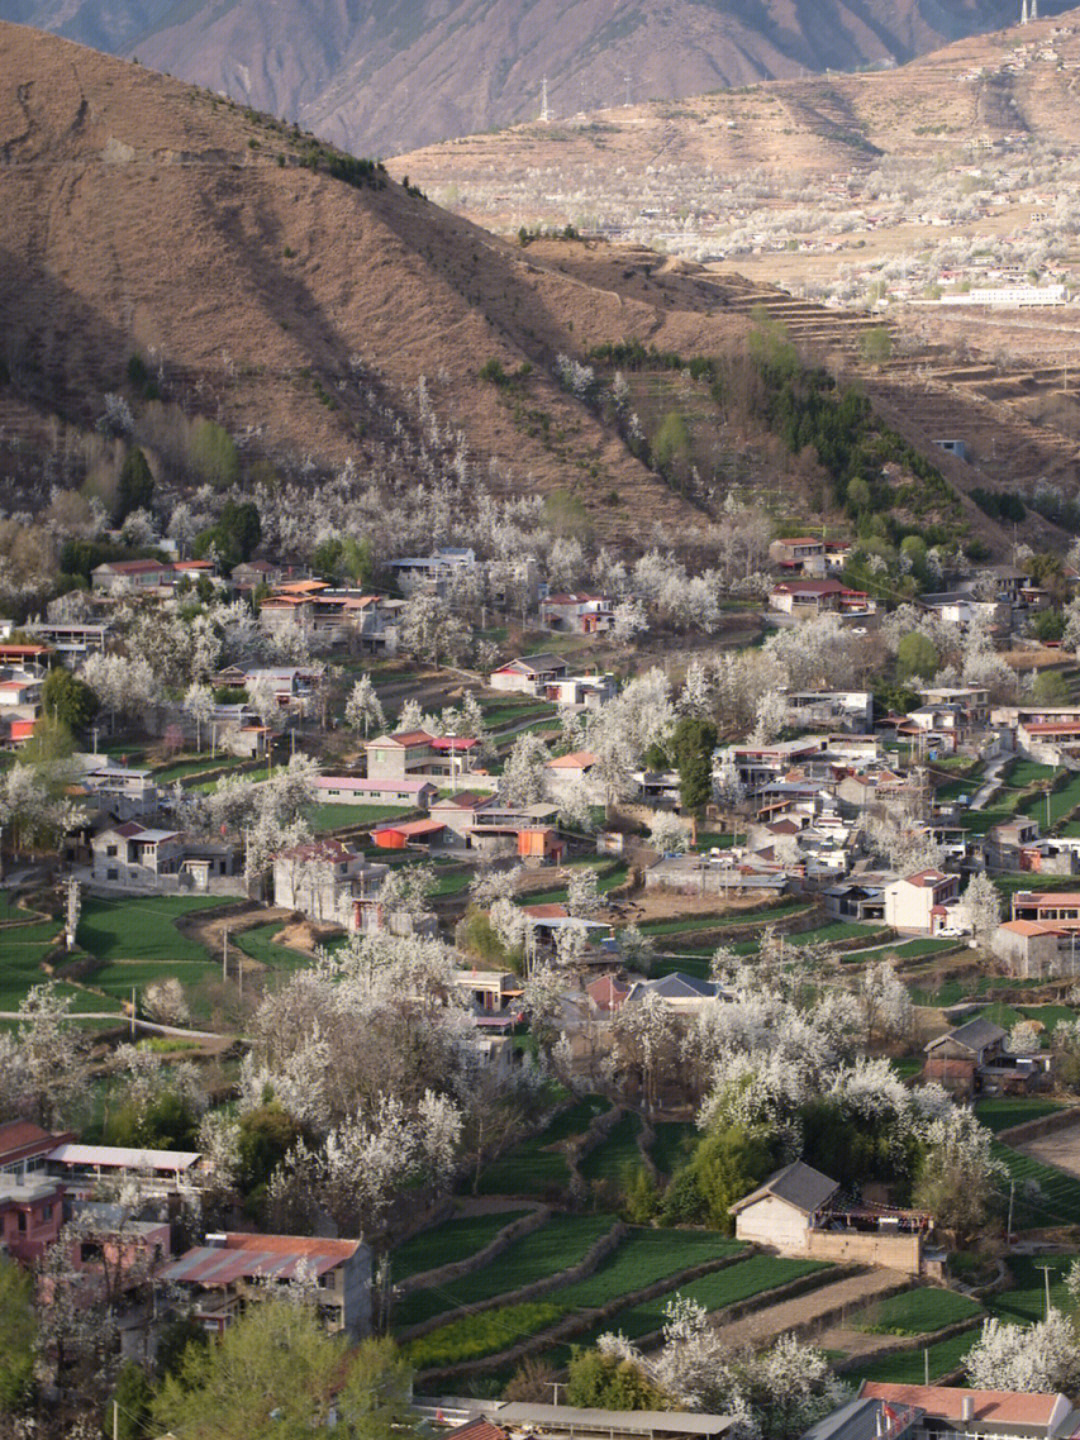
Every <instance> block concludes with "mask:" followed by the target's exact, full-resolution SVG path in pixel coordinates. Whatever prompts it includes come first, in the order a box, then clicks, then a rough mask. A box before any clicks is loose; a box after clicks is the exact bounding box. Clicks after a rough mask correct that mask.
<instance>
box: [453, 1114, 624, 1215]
mask: <svg viewBox="0 0 1080 1440" xmlns="http://www.w3.org/2000/svg"><path fill="white" fill-rule="evenodd" d="M610 1109H611V1104H610V1101H608V1100H605V1099H604V1098H603V1097H602V1096H599V1095H591V1096H586V1097H585V1099H584V1100H579V1101H578V1102H577V1104H576V1105H572V1106H571V1107H570V1109H569V1110H564V1111H563V1112H562V1113H561V1114H559V1115H556V1116H555V1118H554V1119H553V1120H552V1122H551V1124H550V1125H548V1126H547V1127H546V1129H544V1130H542V1131H541V1132H540V1134H539V1135H535V1136H533V1137H532V1138H531V1139H529V1140H526V1141H524V1142H523V1143H522V1144H521V1145H517V1146H515V1147H514V1149H513V1150H510V1151H508V1152H507V1154H505V1155H502V1156H500V1157H499V1159H498V1160H496V1161H495V1162H494V1163H493V1164H491V1165H489V1166H488V1168H487V1169H486V1170H484V1171H483V1172H482V1173H481V1176H480V1193H481V1194H482V1195H544V1194H546V1193H547V1192H548V1191H549V1190H558V1189H565V1187H566V1186H567V1185H569V1183H570V1167H569V1166H568V1165H567V1163H566V1159H565V1157H564V1156H563V1155H561V1154H559V1153H557V1152H556V1151H554V1150H552V1149H551V1148H549V1147H551V1146H554V1145H557V1144H558V1143H559V1142H561V1141H563V1140H568V1139H570V1138H571V1137H573V1136H575V1135H580V1134H582V1133H583V1132H584V1131H585V1130H586V1129H587V1128H588V1126H589V1123H590V1121H592V1120H594V1119H595V1118H596V1116H597V1115H602V1114H603V1113H604V1112H605V1111H606V1110H610Z"/></svg>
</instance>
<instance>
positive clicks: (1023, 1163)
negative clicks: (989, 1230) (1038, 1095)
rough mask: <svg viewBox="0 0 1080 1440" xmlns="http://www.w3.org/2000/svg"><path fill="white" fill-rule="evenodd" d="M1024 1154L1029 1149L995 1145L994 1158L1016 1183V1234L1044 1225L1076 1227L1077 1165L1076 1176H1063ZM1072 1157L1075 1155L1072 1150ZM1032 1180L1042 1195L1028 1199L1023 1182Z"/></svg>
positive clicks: (1079, 1201)
mask: <svg viewBox="0 0 1080 1440" xmlns="http://www.w3.org/2000/svg"><path fill="white" fill-rule="evenodd" d="M1047 1138H1048V1139H1054V1138H1056V1137H1053V1136H1048V1137H1047ZM1074 1144H1075V1142H1074ZM1027 1152H1028V1146H1024V1148H1023V1150H1014V1149H1012V1148H1011V1147H1010V1146H1008V1145H1002V1144H1001V1143H1000V1142H998V1141H995V1142H994V1147H993V1153H994V1155H995V1157H996V1158H997V1159H998V1160H1001V1161H1002V1162H1003V1163H1004V1164H1005V1167H1006V1169H1007V1170H1008V1172H1009V1175H1010V1177H1011V1178H1012V1179H1013V1180H1015V1181H1016V1217H1015V1221H1014V1224H1015V1227H1016V1228H1017V1229H1018V1230H1038V1229H1041V1228H1043V1227H1044V1226H1046V1225H1075V1224H1076V1221H1077V1217H1078V1216H1080V1178H1078V1177H1080V1165H1078V1169H1077V1173H1076V1174H1066V1173H1065V1171H1064V1170H1061V1169H1058V1168H1057V1167H1056V1166H1052V1165H1048V1164H1046V1163H1044V1162H1043V1161H1041V1160H1038V1159H1036V1158H1034V1156H1032V1155H1031V1154H1029V1153H1027ZM1060 1153H1062V1152H1059V1154H1060ZM1073 1153H1074V1154H1076V1153H1077V1152H1076V1151H1075V1150H1074V1152H1073ZM1074 1163H1075V1162H1074ZM1032 1180H1033V1181H1034V1182H1035V1183H1036V1185H1038V1187H1039V1190H1040V1192H1041V1194H1040V1195H1039V1196H1038V1197H1036V1198H1029V1197H1028V1195H1027V1194H1026V1192H1025V1182H1027V1181H1032Z"/></svg>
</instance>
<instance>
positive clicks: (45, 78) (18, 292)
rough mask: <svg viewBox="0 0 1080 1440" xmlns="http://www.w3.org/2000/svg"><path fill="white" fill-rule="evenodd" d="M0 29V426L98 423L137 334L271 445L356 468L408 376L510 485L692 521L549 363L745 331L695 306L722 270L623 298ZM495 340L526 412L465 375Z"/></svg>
mask: <svg viewBox="0 0 1080 1440" xmlns="http://www.w3.org/2000/svg"><path fill="white" fill-rule="evenodd" d="M0 45H2V46H3V50H4V54H5V67H4V79H3V84H2V85H0V155H2V156H3V158H4V168H3V170H2V171H0V173H2V175H3V182H2V183H3V195H4V204H3V206H2V207H0V295H2V299H3V308H4V317H5V338H4V345H5V357H6V367H7V372H8V374H9V376H10V377H11V378H10V383H9V384H8V385H7V386H0V411H3V419H4V420H5V421H6V422H8V423H9V425H10V423H12V422H14V421H15V420H16V419H18V417H21V422H20V423H28V422H27V415H28V413H29V411H30V409H32V408H33V407H35V406H36V407H37V410H38V412H39V415H47V414H48V413H49V411H50V410H59V411H60V412H61V413H63V414H64V415H65V416H66V417H68V418H69V419H73V420H76V421H78V422H80V423H82V424H84V425H86V424H89V423H92V421H93V420H94V418H95V416H97V415H99V414H100V413H101V409H102V405H103V396H104V394H105V392H107V391H109V390H112V389H116V388H117V387H118V385H119V383H120V380H121V378H122V376H123V372H124V367H125V365H126V364H127V361H128V358H129V356H130V355H132V354H133V353H136V352H138V353H140V354H142V355H149V356H152V357H154V360H155V363H158V362H160V363H161V364H162V365H163V366H164V367H165V369H166V371H167V372H168V374H169V376H170V377H171V379H172V382H173V385H174V393H175V394H177V395H179V396H180V397H181V398H182V399H183V400H184V403H185V404H187V405H188V406H189V407H190V408H193V409H194V410H195V411H197V412H198V413H201V414H204V415H209V416H210V417H212V418H219V419H220V420H221V421H222V423H224V424H225V425H226V426H227V427H228V428H229V429H230V431H232V432H233V433H234V434H239V435H241V436H247V437H248V443H249V444H250V445H251V446H254V447H255V448H257V449H259V450H261V451H263V452H265V453H266V454H267V455H269V456H271V457H273V458H274V459H275V461H280V462H281V463H292V462H298V460H299V459H300V457H303V456H305V455H310V456H313V457H315V458H316V459H317V460H318V462H319V463H325V464H335V463H340V462H342V461H343V460H344V459H345V458H346V457H349V456H351V457H353V458H354V459H355V460H356V461H357V463H363V461H364V458H365V453H366V450H365V447H366V440H367V438H369V437H371V436H372V435H373V434H374V433H376V431H377V430H378V429H379V427H380V426H381V427H382V429H383V430H384V431H385V430H387V429H388V428H389V429H391V430H392V420H393V417H394V416H396V417H397V420H398V422H399V423H404V424H406V425H413V426H415V425H416V424H417V417H416V409H417V407H416V398H415V397H416V387H417V383H418V379H419V377H420V376H421V375H425V376H426V377H428V381H429V383H430V384H431V386H432V387H433V390H434V396H435V405H436V409H437V411H438V413H439V414H440V417H441V418H442V419H443V421H444V422H445V423H446V425H447V426H452V427H454V428H455V429H460V430H461V431H463V432H464V435H465V439H466V443H467V446H468V449H469V452H470V454H471V455H473V456H474V457H480V458H483V459H487V458H489V457H495V458H496V459H497V460H499V461H500V462H501V464H502V468H503V472H504V473H508V474H509V475H510V476H511V483H512V484H513V485H514V486H515V487H516V488H518V489H519V490H521V491H523V492H527V493H530V492H533V491H538V492H540V493H549V492H551V491H553V490H555V489H572V490H575V491H577V492H579V493H580V494H581V495H582V497H583V498H584V500H585V502H586V503H587V505H588V506H589V507H590V508H593V509H594V510H595V512H596V513H595V525H596V528H597V531H598V533H600V534H601V535H604V534H609V535H615V536H618V535H620V534H623V535H625V534H626V533H628V532H629V533H632V534H635V535H637V534H640V530H641V526H642V523H643V522H648V521H649V520H656V521H664V522H667V523H669V524H672V525H675V526H681V525H683V524H685V523H686V522H687V521H688V520H689V519H690V518H691V516H692V513H693V512H691V511H690V510H689V509H688V507H687V506H685V505H684V503H683V502H682V501H681V500H679V499H678V498H677V497H676V496H675V495H674V494H673V493H672V492H671V491H670V490H669V489H668V488H667V487H665V486H664V485H663V484H662V483H661V482H660V481H659V480H657V478H656V477H655V476H653V475H652V474H651V473H650V472H649V471H647V470H646V469H645V468H644V467H643V466H642V465H640V464H639V463H638V462H637V461H636V460H635V459H633V457H632V456H631V455H630V454H629V452H628V451H627V450H626V449H625V447H624V446H623V444H622V442H621V441H620V440H619V439H618V438H617V436H616V435H614V433H613V432H611V431H609V430H606V429H604V428H603V427H602V426H601V425H600V424H599V423H598V421H597V420H596V418H595V417H594V416H593V415H592V414H591V412H589V411H588V410H587V409H585V408H584V407H583V406H581V405H579V404H577V403H576V402H575V401H573V400H572V399H571V397H570V396H568V395H567V394H566V393H565V392H563V391H562V390H561V389H560V388H559V387H558V386H557V384H556V382H555V380H554V378H553V376H552V361H553V359H554V356H555V355H556V353H557V352H559V351H560V350H563V349H565V350H571V351H573V352H575V353H578V352H579V351H580V350H582V349H585V348H587V347H588V346H590V345H592V344H596V343H600V342H602V341H605V340H619V339H621V338H623V337H624V336H625V335H627V334H631V333H633V334H637V335H640V336H642V337H646V338H651V337H659V338H660V339H663V340H665V343H669V340H668V337H671V338H670V343H672V344H674V343H683V342H697V343H705V341H706V339H708V341H709V343H711V344H713V345H714V346H716V345H719V344H720V343H721V342H722V341H723V340H724V339H725V338H730V337H731V336H732V335H733V334H737V333H739V327H740V324H741V322H740V321H739V320H738V319H735V320H731V321H723V320H710V319H708V314H707V312H708V311H710V310H712V309H714V308H715V307H716V306H717V305H718V304H720V303H721V302H722V300H723V295H724V291H723V287H718V286H705V287H702V286H701V285H700V284H699V283H698V282H696V281H689V280H683V279H681V278H680V277H678V276H671V277H667V278H657V279H654V280H653V281H651V282H650V281H649V280H648V279H643V281H642V284H641V285H640V287H639V290H640V293H639V295H638V296H636V297H631V296H624V295H622V294H620V293H618V292H617V291H615V290H614V289H611V288H607V286H606V284H603V283H601V284H594V283H590V281H589V280H588V279H583V278H581V277H580V276H571V275H567V274H563V273H561V272H560V270H559V269H558V267H557V266H556V265H555V264H553V263H550V262H548V261H545V260H543V259H542V258H539V257H538V256H537V255H536V254H533V253H528V254H526V253H525V252H522V251H520V250H519V249H517V248H516V247H514V248H511V247H509V246H507V245H505V244H504V243H502V242H501V241H498V240H496V239H493V238H492V237H491V236H489V235H487V234H485V233H484V232H482V231H480V230H478V229H476V228H475V227H474V226H472V225H470V224H468V223H467V222H464V221H461V220H458V219H454V218H451V217H448V216H446V215H445V214H443V213H442V212H440V211H438V210H436V209H435V207H433V206H431V205H429V204H428V203H426V202H425V201H423V200H422V199H419V198H417V197H415V196H413V195H409V194H407V193H405V192H404V191H403V190H402V189H401V188H399V187H398V186H396V185H393V184H389V183H386V184H383V185H382V188H370V187H367V186H364V187H362V188H355V187H354V186H352V185H349V184H345V183H343V182H342V181H340V180H336V179H333V178H331V177H330V176H329V175H327V174H325V173H321V172H318V173H315V172H312V171H311V170H309V169H306V168H302V167H301V166H300V165H299V164H298V163H296V162H297V154H298V148H299V142H298V141H296V140H294V139H293V137H292V135H291V132H284V131H283V132H280V133H279V132H276V131H274V130H273V129H270V128H267V126H265V125H261V124H260V123H259V122H258V121H257V120H256V119H255V118H248V117H246V116H245V115H244V114H242V113H241V112H239V111H236V110H232V109H230V108H229V107H227V106H225V105H222V104H220V103H218V102H216V101H215V100H213V99H212V98H211V97H207V96H206V95H204V94H202V93H199V92H196V91H194V90H191V89H189V88H187V87H185V86H183V85H181V84H179V83H178V82H175V81H170V80H168V79H166V78H163V77H160V76H157V75H154V74H152V73H150V72H148V71H146V70H144V69H142V68H141V67H137V66H133V65H129V64H125V63H123V62H119V61H116V60H112V59H109V58H107V57H104V56H101V55H98V54H95V53H93V52H90V51H86V50H83V49H80V48H78V47H75V46H73V45H70V44H68V43H67V42H62V41H58V40H56V39H53V38H51V37H43V36H41V35H39V34H37V33H35V32H32V31H29V30H25V29H19V28H14V27H0ZM279 155H280V156H281V157H283V158H282V161H281V163H279V158H278V157H279ZM490 359H498V360H499V361H500V363H501V364H502V365H503V366H504V367H506V369H508V370H512V369H514V368H516V367H518V366H520V365H521V364H523V363H526V362H527V363H528V364H531V365H532V366H533V370H532V373H531V374H530V375H529V377H528V380H527V382H523V384H524V385H525V386H526V389H525V395H526V402H527V408H528V409H529V410H531V411H532V412H534V415H535V414H542V415H543V416H546V417H547V419H546V420H545V421H544V424H543V425H542V426H541V425H539V424H536V423H529V420H528V416H526V417H524V419H523V417H522V415H521V414H515V412H514V409H513V408H512V407H511V406H508V405H507V404H506V403H504V401H503V399H502V398H501V396H500V394H499V392H498V390H497V388H496V387H494V386H492V385H490V384H484V383H482V382H481V381H480V380H478V378H477V372H478V370H479V368H480V367H481V366H482V365H483V364H484V363H485V362H486V361H488V360H490ZM5 406H6V407H7V408H6V410H5V409H4V407H5ZM613 491H615V492H617V493H618V495H619V497H620V499H621V504H620V505H618V506H611V505H605V504H603V503H601V498H600V497H603V496H607V495H609V494H610V492H613Z"/></svg>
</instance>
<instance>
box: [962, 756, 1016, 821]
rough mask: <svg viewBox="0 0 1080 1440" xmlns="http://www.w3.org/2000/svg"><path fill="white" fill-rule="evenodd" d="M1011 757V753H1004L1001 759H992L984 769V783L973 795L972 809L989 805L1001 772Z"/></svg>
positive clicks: (979, 808)
mask: <svg viewBox="0 0 1080 1440" xmlns="http://www.w3.org/2000/svg"><path fill="white" fill-rule="evenodd" d="M1011 759H1012V756H1011V755H1002V756H1001V758H1000V759H999V760H991V762H990V764H989V765H988V766H987V767H986V769H985V770H984V771H983V782H982V784H981V785H980V786H979V788H978V790H976V791H975V794H974V795H973V796H972V797H971V806H970V808H971V809H972V810H985V809H986V807H987V805H988V804H989V803H990V797H991V795H993V793H994V791H995V790H996V789H997V784H998V781H999V780H1000V778H1001V772H1002V770H1004V769H1005V766H1006V765H1008V763H1009V761H1010V760H1011Z"/></svg>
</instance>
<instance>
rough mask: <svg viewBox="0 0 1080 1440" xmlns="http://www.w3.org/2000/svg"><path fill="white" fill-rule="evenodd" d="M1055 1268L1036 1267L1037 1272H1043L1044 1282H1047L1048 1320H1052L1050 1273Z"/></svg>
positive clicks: (1047, 1266) (1049, 1266)
mask: <svg viewBox="0 0 1080 1440" xmlns="http://www.w3.org/2000/svg"><path fill="white" fill-rule="evenodd" d="M1053 1268H1054V1267H1053V1266H1052V1265H1036V1266H1035V1269H1036V1270H1041V1271H1042V1272H1043V1280H1044V1281H1045V1282H1046V1318H1047V1319H1048V1320H1049V1318H1050V1271H1051V1270H1052V1269H1053Z"/></svg>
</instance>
